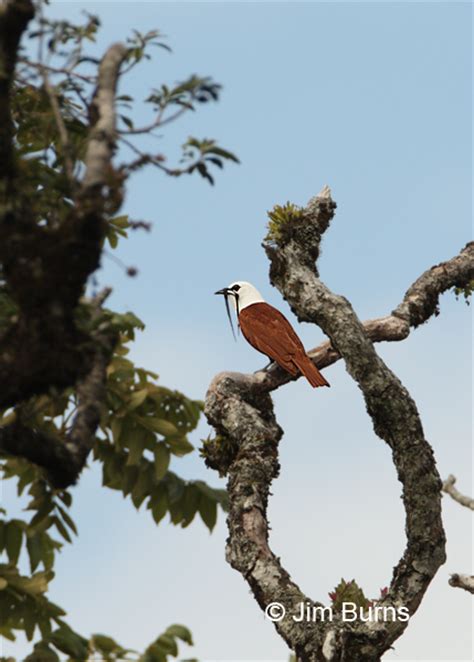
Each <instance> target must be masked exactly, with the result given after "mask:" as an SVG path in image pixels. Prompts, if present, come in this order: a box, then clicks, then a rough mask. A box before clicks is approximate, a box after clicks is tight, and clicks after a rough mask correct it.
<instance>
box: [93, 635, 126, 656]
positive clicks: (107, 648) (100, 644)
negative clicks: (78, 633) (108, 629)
mask: <svg viewBox="0 0 474 662" xmlns="http://www.w3.org/2000/svg"><path fill="white" fill-rule="evenodd" d="M91 641H92V645H93V646H94V648H96V649H97V650H98V651H99V652H101V653H111V652H112V651H115V650H117V649H121V648H122V647H121V646H120V645H119V644H118V643H117V642H116V641H115V640H114V639H112V637H107V636H106V635H105V634H93V635H92V637H91Z"/></svg>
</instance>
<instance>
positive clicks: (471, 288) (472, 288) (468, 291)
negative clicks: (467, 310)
mask: <svg viewBox="0 0 474 662" xmlns="http://www.w3.org/2000/svg"><path fill="white" fill-rule="evenodd" d="M453 289H454V294H455V295H456V299H459V297H460V296H462V297H463V298H464V301H465V302H466V304H467V305H468V306H469V299H470V298H471V296H472V293H473V292H474V280H471V281H469V283H468V284H467V285H466V287H454V288H453Z"/></svg>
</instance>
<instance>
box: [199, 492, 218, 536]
mask: <svg viewBox="0 0 474 662" xmlns="http://www.w3.org/2000/svg"><path fill="white" fill-rule="evenodd" d="M199 514H200V515H201V519H202V521H203V522H204V524H205V525H206V526H207V528H208V529H209V531H211V532H212V529H213V528H214V527H215V525H216V521H217V504H216V502H215V501H214V500H212V499H209V497H207V496H204V494H202V495H201V499H200V501H199Z"/></svg>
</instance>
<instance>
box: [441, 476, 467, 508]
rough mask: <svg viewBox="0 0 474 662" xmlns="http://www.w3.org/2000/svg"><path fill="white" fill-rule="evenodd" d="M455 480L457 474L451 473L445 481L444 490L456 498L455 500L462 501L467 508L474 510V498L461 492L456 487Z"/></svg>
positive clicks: (462, 504)
mask: <svg viewBox="0 0 474 662" xmlns="http://www.w3.org/2000/svg"><path fill="white" fill-rule="evenodd" d="M455 482H456V478H455V476H453V475H452V474H449V476H448V477H447V479H446V480H445V481H444V483H443V492H446V494H449V496H450V497H451V498H452V499H454V501H457V502H458V503H460V504H461V506H465V507H466V508H470V510H474V499H473V498H471V497H468V496H465V495H464V494H461V492H460V491H459V490H458V489H457V488H456V487H454V483H455Z"/></svg>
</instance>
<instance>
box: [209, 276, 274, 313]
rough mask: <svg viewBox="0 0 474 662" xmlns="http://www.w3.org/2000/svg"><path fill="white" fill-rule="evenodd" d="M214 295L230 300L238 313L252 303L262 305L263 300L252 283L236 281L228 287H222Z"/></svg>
mask: <svg viewBox="0 0 474 662" xmlns="http://www.w3.org/2000/svg"><path fill="white" fill-rule="evenodd" d="M216 294H223V295H224V296H225V297H226V298H227V297H229V298H230V299H232V303H233V304H234V308H235V309H236V310H238V311H241V310H243V309H244V308H247V306H251V305H252V304H253V303H262V302H264V298H263V297H262V295H261V294H260V292H259V291H258V290H257V288H256V287H254V286H253V285H252V283H247V281H245V280H236V281H235V282H233V283H231V284H230V285H229V287H224V288H223V289H222V290H219V291H218V292H216Z"/></svg>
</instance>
